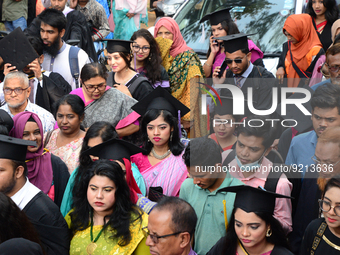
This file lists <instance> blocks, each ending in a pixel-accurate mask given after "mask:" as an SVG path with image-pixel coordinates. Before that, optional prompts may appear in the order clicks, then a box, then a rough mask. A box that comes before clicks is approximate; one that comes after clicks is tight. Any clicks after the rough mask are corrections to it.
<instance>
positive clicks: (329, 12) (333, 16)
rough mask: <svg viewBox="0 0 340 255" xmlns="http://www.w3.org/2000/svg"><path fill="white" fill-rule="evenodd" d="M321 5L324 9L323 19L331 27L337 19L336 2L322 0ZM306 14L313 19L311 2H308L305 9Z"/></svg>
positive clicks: (311, 0)
mask: <svg viewBox="0 0 340 255" xmlns="http://www.w3.org/2000/svg"><path fill="white" fill-rule="evenodd" d="M323 5H324V6H325V7H326V12H325V18H326V20H327V22H329V23H330V24H331V25H332V24H333V23H334V21H336V20H337V19H338V18H339V8H338V6H337V3H336V0H323ZM306 13H308V14H309V15H310V16H312V17H313V18H315V17H316V14H315V12H314V10H313V0H309V1H308V4H307V8H306Z"/></svg>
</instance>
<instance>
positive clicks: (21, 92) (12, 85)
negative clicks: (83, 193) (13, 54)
mask: <svg viewBox="0 0 340 255" xmlns="http://www.w3.org/2000/svg"><path fill="white" fill-rule="evenodd" d="M6 89H11V90H12V91H11V93H10V94H8V95H7V94H6V93H4V94H5V101H6V103H7V104H8V106H9V107H11V108H14V109H16V108H19V107H20V106H22V105H23V104H25V103H26V102H27V99H28V97H29V95H30V93H31V88H30V87H27V86H25V85H24V84H23V83H22V82H21V81H20V80H19V79H17V78H12V79H10V80H6V83H5V84H4V88H3V90H4V91H6ZM14 89H18V91H17V92H15V91H13V90H14Z"/></svg>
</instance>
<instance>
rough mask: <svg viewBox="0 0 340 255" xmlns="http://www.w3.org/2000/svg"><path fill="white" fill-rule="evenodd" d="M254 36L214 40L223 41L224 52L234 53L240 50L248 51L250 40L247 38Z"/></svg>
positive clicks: (240, 34) (230, 36)
mask: <svg viewBox="0 0 340 255" xmlns="http://www.w3.org/2000/svg"><path fill="white" fill-rule="evenodd" d="M249 35H254V34H244V33H239V34H233V35H226V36H222V37H216V38H214V39H217V40H223V44H224V50H225V52H228V53H233V52H235V51H238V50H243V49H248V48H249V47H248V38H247V36H249Z"/></svg>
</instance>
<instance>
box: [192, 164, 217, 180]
mask: <svg viewBox="0 0 340 255" xmlns="http://www.w3.org/2000/svg"><path fill="white" fill-rule="evenodd" d="M188 171H189V172H190V175H191V177H195V176H198V177H201V178H206V179H215V178H211V177H212V175H211V174H210V172H209V171H206V170H205V169H203V170H202V169H201V167H200V166H191V167H189V168H188Z"/></svg>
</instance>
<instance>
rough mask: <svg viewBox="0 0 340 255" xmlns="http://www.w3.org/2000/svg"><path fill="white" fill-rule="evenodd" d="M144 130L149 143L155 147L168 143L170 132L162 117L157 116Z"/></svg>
mask: <svg viewBox="0 0 340 255" xmlns="http://www.w3.org/2000/svg"><path fill="white" fill-rule="evenodd" d="M146 130H147V134H148V137H149V139H150V141H151V142H152V143H153V145H155V146H160V145H164V144H166V143H168V142H169V139H170V134H171V131H172V130H171V127H170V125H169V123H167V122H165V120H164V118H163V116H162V115H160V116H158V118H157V119H155V120H153V121H150V122H149V123H148V124H147V125H146Z"/></svg>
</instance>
